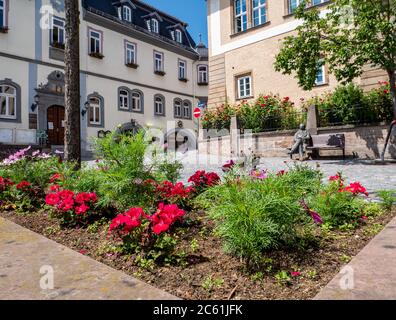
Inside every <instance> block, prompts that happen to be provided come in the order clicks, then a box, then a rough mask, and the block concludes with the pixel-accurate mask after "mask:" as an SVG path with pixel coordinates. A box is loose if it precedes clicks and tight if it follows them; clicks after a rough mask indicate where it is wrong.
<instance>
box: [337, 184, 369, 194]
mask: <svg viewBox="0 0 396 320" xmlns="http://www.w3.org/2000/svg"><path fill="white" fill-rule="evenodd" d="M342 191H346V192H350V193H352V194H353V195H355V196H356V195H358V194H360V193H361V194H364V195H365V196H366V197H368V195H369V194H368V192H367V190H366V188H365V187H363V186H362V185H361V184H360V182H353V183H351V184H350V185H349V186H347V187H345V188H344V189H342Z"/></svg>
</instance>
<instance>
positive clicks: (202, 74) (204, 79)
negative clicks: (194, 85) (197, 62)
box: [198, 65, 208, 84]
mask: <svg viewBox="0 0 396 320" xmlns="http://www.w3.org/2000/svg"><path fill="white" fill-rule="evenodd" d="M198 83H200V84H205V83H208V66H206V65H201V66H198Z"/></svg>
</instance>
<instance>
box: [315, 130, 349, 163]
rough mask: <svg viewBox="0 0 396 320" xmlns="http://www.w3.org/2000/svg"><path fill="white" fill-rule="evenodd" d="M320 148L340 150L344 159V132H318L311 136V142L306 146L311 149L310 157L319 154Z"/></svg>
mask: <svg viewBox="0 0 396 320" xmlns="http://www.w3.org/2000/svg"><path fill="white" fill-rule="evenodd" d="M320 150H341V151H342V157H343V159H345V135H344V134H318V135H313V136H312V144H311V145H310V146H308V147H307V151H311V158H312V159H314V158H316V157H318V156H319V151H320Z"/></svg>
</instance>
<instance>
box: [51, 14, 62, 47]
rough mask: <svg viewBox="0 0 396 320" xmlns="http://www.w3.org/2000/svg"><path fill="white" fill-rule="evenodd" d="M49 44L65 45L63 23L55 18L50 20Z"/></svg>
mask: <svg viewBox="0 0 396 320" xmlns="http://www.w3.org/2000/svg"><path fill="white" fill-rule="evenodd" d="M51 44H52V45H54V46H57V45H58V46H64V45H65V21H64V20H62V19H59V18H56V17H53V18H52V32H51Z"/></svg>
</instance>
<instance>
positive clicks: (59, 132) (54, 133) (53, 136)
mask: <svg viewBox="0 0 396 320" xmlns="http://www.w3.org/2000/svg"><path fill="white" fill-rule="evenodd" d="M47 132H48V143H49V144H50V145H63V144H64V138H65V108H64V107H62V106H56V105H54V106H50V107H49V108H48V109H47Z"/></svg>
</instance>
